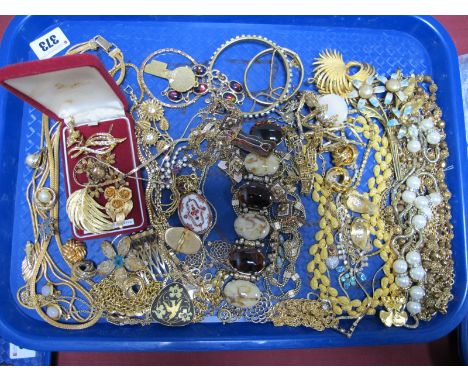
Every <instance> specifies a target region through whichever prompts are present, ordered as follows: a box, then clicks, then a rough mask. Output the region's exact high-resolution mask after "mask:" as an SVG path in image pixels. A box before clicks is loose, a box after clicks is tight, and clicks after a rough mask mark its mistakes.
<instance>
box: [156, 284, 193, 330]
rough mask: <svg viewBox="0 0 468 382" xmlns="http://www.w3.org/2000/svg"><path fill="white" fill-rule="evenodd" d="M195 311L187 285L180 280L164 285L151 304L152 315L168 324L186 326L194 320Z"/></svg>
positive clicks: (157, 320) (162, 322) (160, 321)
mask: <svg viewBox="0 0 468 382" xmlns="http://www.w3.org/2000/svg"><path fill="white" fill-rule="evenodd" d="M194 315H195V312H194V309H193V304H192V300H191V299H190V296H189V294H188V292H187V290H186V289H185V287H184V286H183V285H182V284H181V283H178V282H174V283H171V284H169V285H167V286H166V287H164V288H163V289H162V290H161V292H160V293H159V294H158V296H157V297H156V298H155V300H154V301H153V304H152V305H151V317H152V318H153V319H154V320H155V321H156V322H158V323H160V324H162V325H166V326H185V325H188V324H190V323H191V322H192V320H193V318H194Z"/></svg>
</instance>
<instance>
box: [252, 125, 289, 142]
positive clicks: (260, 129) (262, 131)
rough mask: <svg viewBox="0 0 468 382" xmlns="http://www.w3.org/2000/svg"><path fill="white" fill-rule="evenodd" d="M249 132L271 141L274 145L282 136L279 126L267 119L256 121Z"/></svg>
mask: <svg viewBox="0 0 468 382" xmlns="http://www.w3.org/2000/svg"><path fill="white" fill-rule="evenodd" d="M250 134H252V135H255V136H257V137H259V138H261V139H263V140H265V141H268V142H272V143H274V144H275V145H277V144H279V143H280V142H281V139H282V138H283V132H282V131H281V126H279V125H277V124H276V123H273V122H268V121H260V122H257V123H256V124H255V125H253V126H252V128H251V129H250Z"/></svg>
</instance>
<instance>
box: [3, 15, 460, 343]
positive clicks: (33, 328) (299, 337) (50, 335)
mask: <svg viewBox="0 0 468 382" xmlns="http://www.w3.org/2000/svg"><path fill="white" fill-rule="evenodd" d="M39 17H40V16H39ZM53 17H56V18H57V20H58V21H59V20H60V17H61V16H53ZM64 17H66V18H67V19H73V18H74V19H89V18H93V19H106V20H111V19H114V20H115V19H119V20H125V19H127V20H129V19H132V18H133V17H132V16H104V17H100V16H71V17H70V16H64ZM342 17H343V18H346V19H347V20H349V21H354V22H355V23H356V22H357V20H358V19H360V20H361V21H362V20H363V19H366V17H357V16H328V19H327V20H331V19H334V21H336V20H340V19H341V18H342ZM35 18H36V17H35V16H21V17H15V18H14V19H13V20H12V21H11V22H10V24H9V26H8V28H7V30H6V31H5V34H4V37H3V41H2V46H1V49H0V65H2V66H3V65H6V64H7V63H10V62H11V61H12V60H13V47H14V42H15V40H16V39H17V38H19V35H20V33H21V30H22V29H23V28H25V27H27V25H28V23H29V22H30V21H31V20H32V21H34V19H35ZM325 18H326V17H323V16H318V17H317V16H228V18H225V16H202V19H200V17H197V16H157V17H151V16H145V17H143V19H146V20H152V19H153V20H155V21H156V20H160V21H190V20H194V19H197V20H198V21H201V22H247V23H248V22H253V23H278V24H281V23H283V22H284V23H288V22H292V21H293V20H295V19H296V20H299V19H302V20H303V21H307V20H310V21H312V20H314V21H316V22H317V21H320V22H324V20H325ZM367 19H368V20H371V19H372V22H373V23H376V20H378V19H379V20H380V21H383V20H386V21H388V22H390V24H392V23H395V22H397V21H398V22H401V21H405V22H406V23H408V24H409V23H411V22H413V23H419V24H420V25H421V26H425V27H428V28H429V30H430V31H432V32H433V33H434V36H435V37H436V38H438V40H439V42H440V43H441V45H442V46H443V48H444V51H443V52H442V53H441V54H445V55H446V59H447V60H446V64H447V66H446V69H447V72H448V74H449V75H448V78H447V81H448V87H449V89H450V90H451V91H452V93H453V94H452V96H453V99H452V105H453V106H452V109H453V113H454V121H453V123H452V124H454V125H456V126H455V127H456V129H457V133H456V134H457V137H458V138H460V136H463V135H462V133H464V130H463V126H464V122H463V108H462V103H461V84H460V78H459V75H458V71H459V69H458V59H457V54H456V50H455V46H454V44H453V42H452V39H451V37H450V36H449V34H448V33H447V32H446V31H445V29H444V28H443V27H442V25H441V24H440V23H439V22H438V21H436V20H435V19H434V18H432V17H427V16H423V17H421V16H377V17H375V16H373V17H371V18H369V17H367ZM314 25H319V24H314ZM327 25H329V24H327ZM365 28H367V27H365ZM379 28H380V26H379ZM382 29H387V30H388V29H392V28H382ZM399 31H401V32H405V30H403V29H399ZM412 36H414V35H412ZM6 98H7V97H6V93H5V92H0V115H2V111H3V110H5V107H6ZM460 110H461V112H460ZM4 125H5V121H3V120H0V157H1V156H2V155H1V150H2V147H3V138H4V137H3V134H4V130H5V129H4ZM463 143H465V146H463V145H462V144H463ZM455 144H456V145H457V146H458V147H457V150H456V152H455V153H453V152H452V153H451V155H453V156H454V157H456V158H455V162H456V163H463V162H462V161H466V160H467V158H466V141H465V142H463V141H462V140H461V139H457V140H456V141H455ZM462 149H464V151H463V150H462ZM462 155H463V156H462ZM458 172H459V174H458V175H459V179H460V180H465V181H462V184H461V187H462V191H463V192H462V193H461V195H457V196H458V197H459V198H460V204H461V206H462V207H463V208H462V209H461V211H460V212H459V211H456V213H457V214H460V216H459V218H460V223H465V219H466V215H467V213H468V206H467V204H466V203H464V194H465V193H466V189H467V184H466V179H465V177H464V175H463V173H462V172H461V169H458ZM0 209H3V204H0ZM462 230H463V237H460V240H462V241H463V245H464V252H465V257H464V260H465V262H464V264H462V261H461V260H462V259H460V263H459V264H457V268H459V267H460V266H464V269H465V274H466V271H467V268H468V267H467V264H466V260H467V256H466V254H467V248H466V238H467V227H466V225H465V224H463V228H462ZM1 240H2V241H4V240H3V238H2V239H1ZM0 244H1V243H0ZM10 244H11V242H10ZM2 257H3V259H2ZM9 260H10V258H9V256H1V257H0V274H1V272H2V270H3V272H5V270H7V271H8V272H6V273H7V276H8V277H7V278H8V285H9V264H10V261H9ZM4 263H6V264H4ZM2 265H3V267H2ZM4 265H6V267H5V266H4ZM3 284H4V282H3ZM8 285H7V288H2V290H1V291H0V302H1V303H2V304H3V307H2V309H0V333H1V334H2V336H3V337H4V338H6V339H8V340H9V341H11V342H14V343H17V344H18V345H20V346H24V347H28V348H32V349H36V350H55V351H57V350H68V351H71V350H79V351H85V350H94V351H96V350H101V351H102V350H106V351H118V350H120V351H149V350H152V351H155V350H160V351H188V350H192V351H193V350H197V351H203V350H240V349H243V350H250V349H288V348H291V349H292V348H308V347H335V346H361V345H372V344H397V343H398V344H401V343H415V342H429V341H432V340H435V339H437V338H440V337H442V336H444V335H446V334H447V333H448V332H450V331H451V330H453V329H454V328H455V327H456V326H457V325H458V324H459V323H460V322H461V321H462V320H463V318H464V317H465V316H466V315H467V313H468V300H467V298H466V295H467V289H468V287H465V290H464V293H463V295H462V296H460V300H461V301H460V303H459V305H458V309H457V310H456V311H454V312H453V311H452V312H449V314H450V317H446V322H443V321H440V322H438V323H437V324H432V325H430V324H429V325H425V326H424V327H421V328H419V329H417V330H416V331H413V332H409V331H408V330H405V329H388V331H387V333H386V334H384V331H386V330H387V329H385V328H382V336H379V337H378V338H376V337H375V333H374V332H373V331H370V333H365V332H364V333H361V332H359V333H356V334H355V336H354V337H353V338H352V339H347V338H346V337H344V336H342V335H340V334H338V333H331V332H330V331H327V332H325V333H317V332H314V331H311V330H310V329H306V328H271V327H269V326H267V325H256V328H257V330H256V331H255V333H254V335H253V336H249V333H247V334H246V330H245V329H247V327H252V325H255V324H249V323H237V324H234V325H229V326H224V327H223V330H222V331H216V330H215V331H213V329H212V326H213V325H215V326H219V324H217V323H213V324H196V325H192V326H191V327H190V329H188V328H169V330H161V329H160V328H159V327H158V332H155V331H153V332H152V331H151V329H149V328H145V330H136V331H138V332H139V333H140V335H141V334H143V333H145V331H146V332H147V333H148V334H152V335H153V337H150V338H148V339H146V338H144V337H135V336H131V333H132V332H133V333H134V332H135V330H132V329H135V328H125V329H123V328H119V329H120V330H122V335H115V334H113V335H111V336H107V337H100V338H96V336H95V335H96V334H99V333H100V332H101V331H104V332H106V331H107V330H106V328H105V327H104V326H108V324H98V325H96V326H94V327H92V328H90V329H86V330H84V331H81V332H73V338H72V339H70V337H69V335H70V333H71V332H70V331H63V330H59V329H55V328H52V327H50V326H48V325H47V324H45V323H40V322H38V321H36V320H34V319H33V318H30V317H27V316H25V315H21V317H20V319H18V317H15V316H14V313H15V312H14V311H15V310H16V311H18V307H17V305H16V302H15V301H13V299H12V298H11V293H10V291H9V290H7V293H5V289H8ZM1 286H2V281H0V287H1ZM8 297H9V301H7V299H8ZM7 304H8V305H7ZM4 308H6V309H4ZM9 308H10V309H9ZM11 308H13V311H12V310H11ZM19 323H20V324H21V325H22V327H21V328H20V327H19V326H18V324H19ZM42 329H43V332H44V333H45V335H41V331H42ZM101 329H104V330H101ZM272 330H274V332H272ZM191 331H196V332H197V335H193V333H191ZM220 332H222V333H220ZM154 333H156V335H159V336H158V340H155V338H154ZM390 333H391V334H390ZM119 334H120V333H119ZM129 334H130V335H129ZM184 334H185V335H187V334H190V335H188V336H185V335H184Z"/></svg>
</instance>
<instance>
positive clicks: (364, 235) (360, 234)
mask: <svg viewBox="0 0 468 382" xmlns="http://www.w3.org/2000/svg"><path fill="white" fill-rule="evenodd" d="M369 239H370V228H369V223H368V222H367V221H366V220H364V219H362V218H356V219H354V220H353V222H352V223H351V241H352V242H353V244H354V245H355V246H356V247H358V248H359V249H362V250H366V249H368V248H369V247H371V246H370V242H369ZM371 248H372V247H371Z"/></svg>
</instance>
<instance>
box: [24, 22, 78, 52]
mask: <svg viewBox="0 0 468 382" xmlns="http://www.w3.org/2000/svg"><path fill="white" fill-rule="evenodd" d="M69 45H70V41H69V40H68V38H67V37H66V36H65V34H64V33H63V32H62V30H61V29H60V28H59V27H57V28H55V29H53V30H51V31H50V32H48V33H47V34H45V35H43V36H41V37H39V38H38V39H36V40H34V41H33V42H31V43H30V44H29V46H30V47H31V49H32V50H33V51H34V53H36V56H37V57H38V58H39V59H40V60H42V59H44V58H50V57H53V56H55V55H56V54H57V53H58V52H60V51H62V50H63V49H65V48H66V47H67V46H69Z"/></svg>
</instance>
